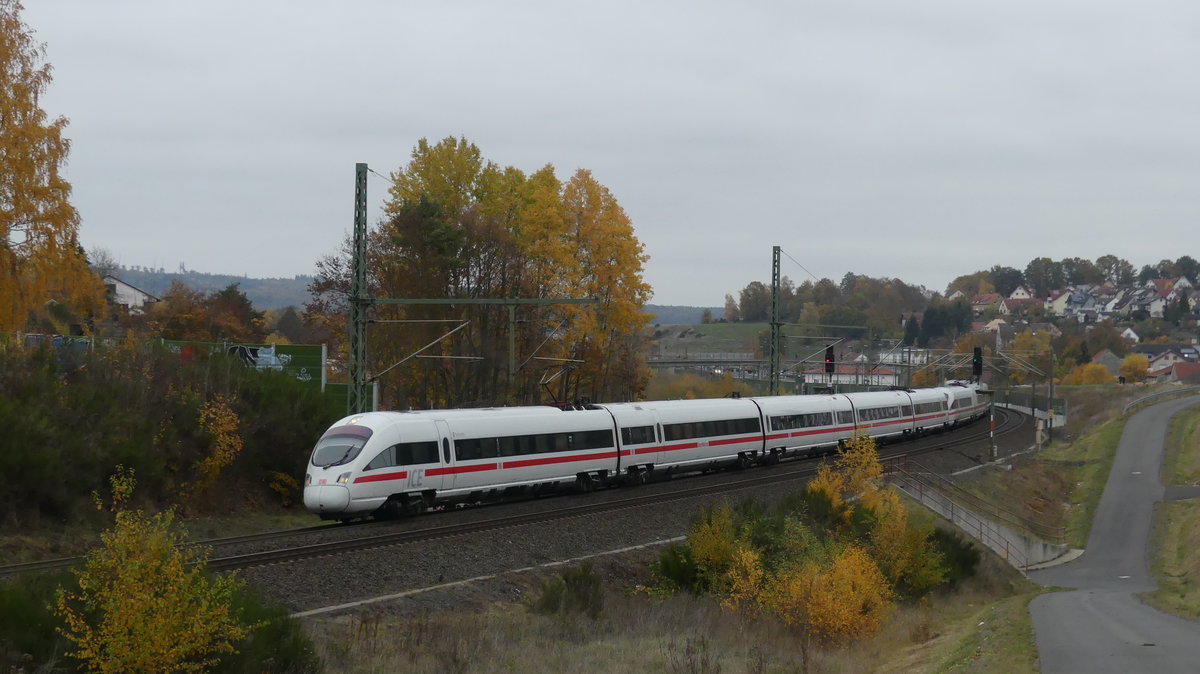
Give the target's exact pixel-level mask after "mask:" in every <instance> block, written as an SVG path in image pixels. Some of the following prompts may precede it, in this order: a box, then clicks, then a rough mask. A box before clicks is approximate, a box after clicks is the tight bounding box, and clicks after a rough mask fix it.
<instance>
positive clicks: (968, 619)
mask: <svg viewBox="0 0 1200 674" xmlns="http://www.w3.org/2000/svg"><path fill="white" fill-rule="evenodd" d="M610 563H611V562H610ZM636 563H637V564H639V565H644V564H645V559H641V560H639V561H637V562H636ZM641 568H643V569H644V568H645V567H644V566H642V567H641ZM607 573H609V574H611V573H612V570H611V569H609V570H608V572H607ZM643 573H644V571H643ZM628 574H629V570H628V569H626V570H624V571H620V572H618V573H617V574H616V575H617V576H622V577H624V578H625V579H626V581H627V582H631V581H633V580H635V579H634V578H632V577H630V576H629V575H628ZM525 582H526V583H527V584H529V585H530V586H531V587H535V586H536V584H537V582H540V581H537V580H535V579H527V580H526V581H525ZM1029 592H1030V586H1029V585H1028V583H1027V582H1026V581H1025V580H1024V579H1023V578H1021V576H1020V575H1019V574H1017V573H1016V572H1015V571H1014V570H1012V569H1011V568H1009V567H1007V566H1006V565H1004V564H1003V562H1001V561H999V560H998V559H996V558H995V557H994V556H992V555H990V554H988V555H985V562H984V564H983V569H981V573H980V574H979V576H978V577H976V578H975V579H973V580H972V581H970V582H968V583H966V584H965V585H964V586H963V587H962V588H961V589H960V590H958V591H956V592H953V593H950V592H945V593H939V594H935V595H934V596H931V597H930V598H929V599H928V600H926V601H924V602H921V603H918V604H915V605H909V606H902V607H899V608H897V609H896V611H895V612H894V613H893V615H892V616H891V618H890V619H889V621H888V623H887V625H886V627H885V628H884V629H883V630H882V631H881V632H880V633H879V634H878V635H876V636H875V637H874V638H872V639H868V640H864V641H860V642H856V643H854V644H852V645H851V646H849V647H846V648H830V649H822V648H814V649H813V650H812V651H811V652H810V654H809V658H810V661H809V667H808V669H807V671H810V672H922V671H950V670H947V669H946V666H945V665H944V664H943V663H945V662H948V661H950V660H954V661H956V662H961V663H963V665H964V666H966V667H968V668H969V670H970V671H985V672H987V671H995V672H1000V671H1006V672H1012V671H1034V666H1033V663H1034V661H1035V657H1036V656H1035V655H1033V652H1032V651H1033V647H1032V638H1031V636H1030V631H1029V629H1028V619H1026V620H1025V621H1024V623H1021V621H1019V620H1015V619H1014V618H1013V615H1012V614H1015V613H1020V612H1021V611H1023V610H1024V608H1023V607H1024V606H1025V603H1026V602H1027V600H1028V597H1029V596H1031V595H1029V594H1027V593H1029ZM528 594H536V591H534V592H530V593H528ZM1014 595H1016V596H1014ZM998 601H999V602H1000V603H997V602H998ZM1010 605H1011V606H1012V607H1013V608H1010ZM529 606H530V602H528V601H525V602H516V603H513V602H492V603H487V604H483V605H481V606H479V607H478V608H475V609H472V608H471V607H470V606H468V607H466V608H462V609H456V610H453V611H449V610H447V611H441V612H423V613H416V614H412V613H409V614H407V615H405V614H403V613H398V614H390V615H384V614H382V613H368V614H365V615H356V616H350V615H347V616H340V617H335V618H325V619H319V620H313V621H311V622H310V623H309V624H308V631H309V633H310V634H311V635H312V637H313V639H314V641H315V642H316V643H317V647H318V651H319V653H320V654H321V657H322V659H323V660H324V662H325V664H326V667H327V669H328V670H329V671H339V672H341V671H345V672H377V671H407V672H468V671H469V672H567V673H569V672H632V671H636V672H688V673H693V672H694V673H698V672H713V673H715V672H725V673H733V672H802V671H805V667H804V655H803V651H802V650H801V643H800V640H799V638H798V637H797V635H796V634H795V633H793V632H790V631H788V630H787V629H786V628H784V627H783V626H781V625H779V624H778V623H776V622H774V621H772V620H770V619H769V618H767V617H761V616H760V617H748V616H744V615H739V614H735V613H731V612H729V611H727V610H724V609H722V608H721V607H720V606H719V604H718V602H717V601H716V600H715V599H713V598H711V597H693V596H690V595H676V596H670V597H665V598H664V597H658V596H654V595H652V594H649V593H647V592H645V591H629V590H624V591H623V590H621V589H620V587H619V586H618V585H615V584H610V586H609V588H608V590H607V592H606V594H605V602H604V608H603V611H602V612H601V614H600V616H599V618H597V619H596V620H591V619H589V618H586V617H584V616H582V615H568V616H563V615H542V614H539V613H536V612H534V611H532V610H530V608H529ZM981 616H982V617H981ZM981 620H982V621H984V622H985V626H986V627H985V628H980V627H979V626H978V623H979V622H980V621H981ZM1005 622H1010V623H1013V625H1014V626H1010V627H1004V626H1003V625H1004V623H1005ZM1022 624H1023V625H1024V627H1022ZM1001 650H1003V651H1007V652H1008V654H1007V655H1005V656H1003V657H1000V656H999V655H998V653H999V652H1000V651H1001ZM1001 662H1002V663H1003V665H1004V667H1000V663H1001ZM1014 666H1015V667H1016V669H1014Z"/></svg>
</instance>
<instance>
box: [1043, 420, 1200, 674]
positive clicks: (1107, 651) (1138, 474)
mask: <svg viewBox="0 0 1200 674" xmlns="http://www.w3.org/2000/svg"><path fill="white" fill-rule="evenodd" d="M1196 404H1200V398H1183V399H1180V400H1173V401H1170V402H1165V403H1160V404H1158V405H1154V406H1152V407H1148V408H1146V409H1144V410H1142V411H1140V412H1138V413H1136V414H1134V415H1133V416H1132V417H1130V419H1129V421H1128V422H1126V424H1125V432H1124V434H1122V436H1121V441H1120V444H1119V445H1118V447H1117V453H1116V456H1115V458H1114V459H1113V465H1112V472H1110V473H1109V476H1108V483H1107V484H1106V485H1105V487H1104V494H1103V495H1102V496H1101V498H1100V505H1099V506H1098V507H1097V509H1096V515H1095V518H1094V519H1093V521H1092V530H1091V533H1090V534H1089V535H1088V541H1087V551H1086V552H1084V553H1083V555H1082V556H1080V557H1079V558H1078V559H1076V560H1075V561H1072V562H1069V563H1067V564H1063V565H1061V566H1057V567H1053V568H1049V569H1043V570H1040V571H1033V572H1030V574H1029V577H1030V579H1032V580H1033V581H1034V582H1037V583H1040V584H1042V585H1048V586H1052V585H1055V586H1062V587H1070V588H1077V589H1075V590H1073V591H1070V592H1056V593H1053V594H1044V595H1041V596H1039V597H1037V598H1036V599H1034V600H1033V601H1032V602H1030V604H1029V612H1030V614H1031V615H1032V617H1033V626H1034V631H1035V632H1036V634H1037V648H1038V656H1039V658H1040V660H1041V671H1042V672H1043V673H1046V674H1052V673H1058V672H1088V673H1092V672H1122V673H1124V672H1151V673H1152V674H1171V673H1173V672H1200V623H1197V622H1193V621H1190V620H1184V619H1182V618H1178V617H1176V616H1173V615H1170V614H1167V613H1163V612H1162V611H1159V610H1157V609H1153V608H1150V607H1149V606H1146V605H1145V604H1143V603H1142V602H1141V601H1139V600H1138V599H1137V597H1136V596H1135V595H1136V594H1138V593H1141V592H1149V591H1152V590H1154V589H1155V587H1156V586H1155V584H1154V580H1153V578H1152V577H1151V576H1150V568H1149V553H1148V551H1147V546H1148V543H1149V541H1150V532H1151V528H1152V518H1153V514H1154V505H1155V504H1156V503H1157V502H1159V501H1162V500H1163V498H1164V494H1166V492H1167V490H1166V489H1164V487H1163V485H1162V483H1161V482H1160V481H1159V467H1160V466H1161V464H1162V454H1163V441H1164V440H1165V438H1166V429H1167V422H1168V421H1169V420H1170V418H1171V416H1172V415H1173V414H1175V413H1176V412H1178V411H1180V410H1182V409H1184V408H1185V407H1189V406H1191V405H1196ZM1194 491H1195V490H1188V489H1173V490H1172V496H1181V497H1186V496H1189V495H1192V494H1193V493H1194Z"/></svg>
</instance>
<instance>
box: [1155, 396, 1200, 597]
mask: <svg viewBox="0 0 1200 674" xmlns="http://www.w3.org/2000/svg"><path fill="white" fill-rule="evenodd" d="M1162 482H1163V484H1165V485H1187V486H1193V485H1200V407H1193V408H1190V409H1187V410H1184V411H1183V412H1180V413H1179V414H1176V415H1175V417H1174V418H1173V419H1171V425H1170V427H1169V428H1168V430H1167V447H1166V454H1165V455H1164V456H1163V468H1162ZM1154 542H1155V554H1154V557H1153V560H1152V564H1151V570H1152V571H1153V572H1154V577H1155V580H1156V581H1157V582H1158V591H1157V592H1152V593H1150V594H1147V595H1145V596H1143V599H1145V600H1146V601H1147V602H1148V603H1150V604H1152V605H1154V606H1157V607H1159V608H1161V609H1163V610H1164V611H1170V612H1171V613H1175V614H1176V615H1181V616H1183V617H1185V618H1190V619H1192V620H1197V619H1200V557H1197V555H1196V550H1197V548H1200V498H1192V499H1187V500H1181V501H1168V502H1165V503H1160V504H1159V505H1158V507H1157V508H1156V509H1155V513H1154Z"/></svg>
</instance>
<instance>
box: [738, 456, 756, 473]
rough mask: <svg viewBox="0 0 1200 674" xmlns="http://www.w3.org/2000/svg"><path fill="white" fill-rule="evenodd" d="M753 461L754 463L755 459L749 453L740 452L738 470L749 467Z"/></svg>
mask: <svg viewBox="0 0 1200 674" xmlns="http://www.w3.org/2000/svg"><path fill="white" fill-rule="evenodd" d="M751 463H753V459H751V458H750V455H749V454H738V458H737V467H738V470H745V469H747V468H749V467H750V464H751Z"/></svg>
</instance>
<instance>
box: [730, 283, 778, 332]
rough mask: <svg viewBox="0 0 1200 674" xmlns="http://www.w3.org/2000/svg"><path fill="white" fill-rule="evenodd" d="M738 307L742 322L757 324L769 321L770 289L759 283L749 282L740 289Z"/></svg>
mask: <svg viewBox="0 0 1200 674" xmlns="http://www.w3.org/2000/svg"><path fill="white" fill-rule="evenodd" d="M738 307H739V308H740V309H741V311H742V320H743V321H747V322H751V323H758V322H763V321H768V320H770V319H771V287H770V286H768V285H766V284H765V283H763V282H761V281H751V282H750V283H749V284H748V285H747V286H746V287H745V288H742V292H741V296H740V301H739V302H738Z"/></svg>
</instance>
